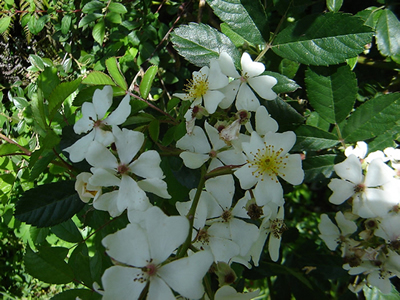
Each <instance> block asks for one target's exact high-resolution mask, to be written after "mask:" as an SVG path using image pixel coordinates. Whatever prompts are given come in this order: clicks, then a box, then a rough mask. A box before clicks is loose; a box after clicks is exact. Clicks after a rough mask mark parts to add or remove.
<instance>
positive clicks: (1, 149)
mask: <svg viewBox="0 0 400 300" xmlns="http://www.w3.org/2000/svg"><path fill="white" fill-rule="evenodd" d="M11 153H21V149H19V147H18V146H17V145H15V144H10V143H7V142H6V143H2V144H0V156H6V155H8V154H11Z"/></svg>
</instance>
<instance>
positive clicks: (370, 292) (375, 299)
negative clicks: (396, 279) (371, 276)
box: [363, 285, 400, 300]
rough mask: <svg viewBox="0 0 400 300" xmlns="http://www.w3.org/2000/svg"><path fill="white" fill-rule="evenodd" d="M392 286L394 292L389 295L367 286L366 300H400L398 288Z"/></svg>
mask: <svg viewBox="0 0 400 300" xmlns="http://www.w3.org/2000/svg"><path fill="white" fill-rule="evenodd" d="M391 286H392V290H391V291H390V293H389V294H383V293H382V292H381V291H380V290H379V289H378V288H377V287H375V286H367V285H365V286H364V288H363V292H364V295H365V299H368V300H399V299H400V293H399V292H398V291H397V290H396V288H395V287H394V286H393V285H391Z"/></svg>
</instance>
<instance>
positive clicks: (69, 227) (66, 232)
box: [51, 219, 83, 243]
mask: <svg viewBox="0 0 400 300" xmlns="http://www.w3.org/2000/svg"><path fill="white" fill-rule="evenodd" d="M51 231H52V232H53V233H54V234H55V235H56V236H58V237H59V238H60V239H62V240H64V241H66V242H70V243H79V242H81V241H82V240H83V238H82V235H81V233H80V232H79V230H78V228H77V227H76V225H75V223H74V221H72V220H71V219H69V220H67V221H65V222H62V223H60V224H58V225H56V226H53V227H51Z"/></svg>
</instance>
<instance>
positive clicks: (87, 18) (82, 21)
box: [78, 14, 103, 28]
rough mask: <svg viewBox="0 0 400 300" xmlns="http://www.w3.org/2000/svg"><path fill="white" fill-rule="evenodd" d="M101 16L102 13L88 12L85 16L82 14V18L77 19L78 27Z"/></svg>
mask: <svg viewBox="0 0 400 300" xmlns="http://www.w3.org/2000/svg"><path fill="white" fill-rule="evenodd" d="M101 17H103V15H102V14H88V15H87V16H84V17H83V18H82V20H80V21H79V24H78V28H81V27H83V26H85V25H87V24H89V23H92V22H94V21H96V20H97V19H99V18H101Z"/></svg>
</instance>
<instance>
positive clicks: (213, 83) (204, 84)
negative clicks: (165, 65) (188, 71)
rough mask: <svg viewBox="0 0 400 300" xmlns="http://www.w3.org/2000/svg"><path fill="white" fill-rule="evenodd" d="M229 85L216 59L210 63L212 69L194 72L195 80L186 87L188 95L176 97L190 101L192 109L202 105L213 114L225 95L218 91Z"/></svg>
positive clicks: (180, 94) (177, 95)
mask: <svg viewBox="0 0 400 300" xmlns="http://www.w3.org/2000/svg"><path fill="white" fill-rule="evenodd" d="M227 84H228V78H227V77H226V76H225V75H224V74H222V72H221V69H220V67H219V64H218V62H217V61H216V60H215V59H212V60H211V61H210V67H207V66H205V67H203V68H201V69H200V71H198V72H193V79H192V80H190V81H189V83H188V84H187V86H186V90H185V91H186V92H187V93H186V94H183V93H176V94H174V96H176V97H178V98H180V99H182V100H190V101H193V102H192V105H191V106H192V107H193V106H196V105H201V104H202V103H203V102H204V107H205V108H206V110H207V111H208V113H210V114H213V113H214V112H215V110H216V109H217V107H218V104H219V103H220V102H221V101H222V99H223V98H224V94H223V93H222V92H220V91H218V89H220V88H222V87H224V86H226V85H227Z"/></svg>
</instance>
